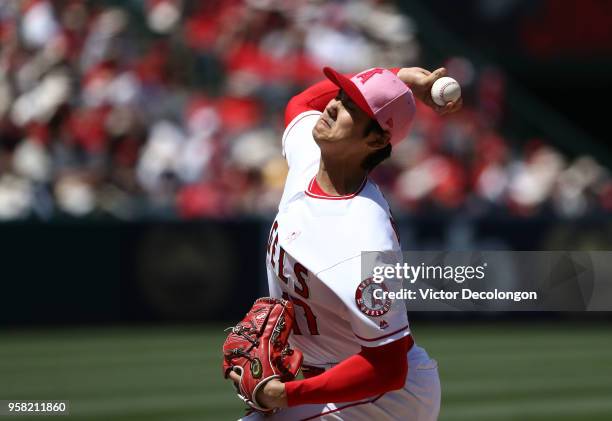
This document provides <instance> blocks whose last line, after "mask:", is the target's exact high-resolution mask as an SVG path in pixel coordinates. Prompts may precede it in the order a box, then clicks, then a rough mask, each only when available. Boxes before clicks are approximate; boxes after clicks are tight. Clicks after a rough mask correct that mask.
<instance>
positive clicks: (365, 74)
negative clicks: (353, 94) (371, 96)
mask: <svg viewBox="0 0 612 421" xmlns="http://www.w3.org/2000/svg"><path fill="white" fill-rule="evenodd" d="M382 72H383V69H370V70H366V71H365V72H361V73H359V74H358V75H357V77H358V78H359V79H361V83H362V84H364V85H365V83H366V82H367V81H368V80H370V78H371V77H372V76H374V75H378V74H382Z"/></svg>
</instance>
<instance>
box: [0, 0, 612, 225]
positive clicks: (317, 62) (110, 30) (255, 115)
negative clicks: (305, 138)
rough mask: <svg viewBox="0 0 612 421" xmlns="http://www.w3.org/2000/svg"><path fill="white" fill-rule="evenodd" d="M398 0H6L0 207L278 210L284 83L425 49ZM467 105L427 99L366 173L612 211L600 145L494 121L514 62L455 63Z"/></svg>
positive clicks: (206, 212)
mask: <svg viewBox="0 0 612 421" xmlns="http://www.w3.org/2000/svg"><path fill="white" fill-rule="evenodd" d="M417 29H418V27H417V25H416V23H415V22H414V21H413V20H412V19H411V18H410V17H409V16H406V15H402V14H400V13H399V11H398V9H397V7H396V6H395V5H394V4H393V3H392V2H388V1H377V0H360V1H325V2H324V1H313V0H300V1H292V2H285V1H280V0H278V1H275V0H207V1H204V2H199V1H187V0H131V1H108V0H107V1H79V0H56V1H51V0H24V1H6V2H0V220H12V219H22V218H30V217H34V218H38V219H43V220H45V219H50V218H54V217H58V216H59V217H61V216H71V217H85V216H87V217H95V216H110V217H115V218H120V219H128V220H129V219H136V218H143V217H144V218H146V217H149V216H152V217H159V216H162V217H163V216H169V217H174V216H179V217H181V218H197V217H227V216H243V215H254V214H273V213H274V212H275V209H276V206H277V205H278V201H279V199H280V195H281V193H282V188H283V183H284V178H285V176H286V172H287V168H286V164H285V162H284V160H283V158H282V157H281V154H280V137H281V134H282V131H283V109H284V105H285V104H286V102H287V101H288V99H289V98H290V97H291V96H292V95H294V94H295V93H297V92H299V91H300V90H302V89H303V88H305V87H306V86H308V85H309V84H311V83H313V82H316V81H318V80H320V79H321V78H322V77H323V76H322V73H321V67H322V66H323V65H330V66H333V67H335V68H337V69H339V70H341V71H344V72H347V73H349V72H354V71H359V70H363V69H365V68H368V67H372V66H387V67H396V66H419V65H423V62H422V55H423V54H422V53H423V52H422V48H421V45H420V44H419V41H418V32H417ZM444 64H445V65H446V66H447V68H448V69H449V73H450V75H451V76H453V77H455V78H457V79H458V80H459V81H460V83H461V84H462V87H463V94H464V99H465V101H464V104H465V106H464V110H463V111H462V112H461V113H458V114H456V115H453V116H451V117H445V118H440V117H438V116H437V115H435V114H434V113H433V112H431V111H430V110H429V109H427V108H426V107H419V110H418V116H417V122H416V124H415V125H414V129H413V131H412V133H411V134H410V136H409V139H408V140H407V141H406V142H403V143H401V144H400V145H399V146H398V147H396V148H395V150H394V152H393V155H392V158H391V159H390V160H389V161H388V162H386V163H385V164H384V165H383V166H381V167H380V168H379V169H377V170H376V171H375V173H374V174H373V177H374V178H375V179H376V180H377V181H378V182H379V184H380V185H381V187H382V188H383V189H384V191H385V193H386V195H387V197H388V199H389V200H390V201H391V202H392V206H393V207H394V209H396V212H398V213H399V212H400V211H402V210H403V211H405V212H410V213H417V214H418V213H420V212H432V211H447V210H450V211H455V210H461V211H462V212H466V213H469V214H483V213H487V212H506V213H508V214H511V215H522V216H530V215H534V214H536V213H539V212H549V211H550V212H554V213H556V214H560V215H562V216H565V217H579V216H582V215H584V214H586V213H593V212H609V211H612V181H611V178H610V174H609V172H608V170H607V169H605V168H603V167H602V166H600V165H599V164H598V163H597V162H596V160H595V159H594V158H593V157H590V156H581V157H577V158H572V159H568V158H567V157H565V156H564V155H563V154H561V153H560V152H559V151H558V150H557V149H556V148H555V147H554V146H553V145H554V141H551V139H549V140H546V139H514V138H512V137H511V134H508V133H506V131H503V130H501V127H502V125H503V123H504V120H506V119H507V118H508V116H507V113H506V112H505V110H504V102H505V81H504V74H503V72H501V71H500V70H499V69H495V68H475V67H474V66H473V64H472V63H471V62H470V61H469V60H468V59H466V58H462V57H452V58H449V59H448V61H447V62H446V63H444Z"/></svg>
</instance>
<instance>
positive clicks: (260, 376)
mask: <svg viewBox="0 0 612 421" xmlns="http://www.w3.org/2000/svg"><path fill="white" fill-rule="evenodd" d="M293 322H294V313H293V304H291V302H289V301H286V300H280V299H276V298H269V297H264V298H259V299H258V300H256V301H255V303H254V304H253V307H252V308H251V310H249V312H248V313H247V315H246V316H245V317H244V319H242V321H241V322H240V323H238V324H237V325H236V326H235V327H232V328H230V329H231V330H232V333H230V334H229V335H228V337H227V338H226V339H225V342H224V343H223V356H224V359H223V374H224V376H225V378H226V379H227V378H228V376H229V373H230V371H232V370H233V371H234V372H236V373H238V374H240V376H241V378H240V383H239V384H236V385H235V386H236V392H237V393H238V397H239V398H240V399H242V400H243V401H244V402H245V403H246V404H247V405H249V406H250V407H251V408H253V409H255V410H257V411H261V412H272V411H273V410H274V408H264V407H263V406H262V405H260V404H259V403H258V402H257V391H258V390H259V389H261V388H262V387H264V385H265V384H266V383H267V382H268V381H270V380H272V379H279V380H280V381H283V382H286V381H289V380H293V379H294V378H295V376H296V375H297V373H298V372H299V370H300V367H301V365H302V353H301V352H300V351H298V350H293V349H291V348H290V347H289V344H288V340H289V334H290V333H291V327H292V326H293Z"/></svg>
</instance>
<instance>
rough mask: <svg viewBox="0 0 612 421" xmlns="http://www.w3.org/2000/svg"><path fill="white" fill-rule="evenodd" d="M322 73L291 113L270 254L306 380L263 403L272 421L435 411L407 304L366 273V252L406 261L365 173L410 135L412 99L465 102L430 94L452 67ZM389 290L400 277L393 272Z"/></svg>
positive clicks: (272, 392)
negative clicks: (380, 293) (380, 291)
mask: <svg viewBox="0 0 612 421" xmlns="http://www.w3.org/2000/svg"><path fill="white" fill-rule="evenodd" d="M323 71H324V73H325V76H327V80H325V81H323V82H320V83H318V84H316V85H314V86H312V87H310V88H309V89H307V90H306V91H304V92H302V93H301V94H299V95H297V96H295V97H293V98H292V99H291V101H290V102H289V104H288V106H287V109H286V112H285V122H286V129H285V132H284V134H283V138H282V147H283V155H284V156H285V158H286V159H287V163H288V165H289V173H288V176H287V180H286V184H285V189H284V192H283V196H282V199H281V202H280V205H279V212H278V215H277V217H276V219H275V221H274V223H273V225H272V229H271V230H270V235H269V239H268V245H267V261H266V264H267V272H268V281H269V288H270V295H271V296H272V297H276V298H284V299H286V300H289V301H291V302H292V303H293V306H294V309H295V323H294V326H293V332H292V335H291V337H290V343H291V346H292V347H293V348H295V349H298V350H300V351H302V353H303V358H304V363H303V366H302V371H303V374H304V377H305V379H303V380H294V381H290V382H286V383H282V382H281V381H279V380H276V379H274V380H271V381H269V382H267V383H266V384H265V387H262V388H261V390H259V391H258V392H257V400H258V401H259V402H260V403H261V404H262V405H264V406H265V407H267V408H279V410H277V411H276V412H275V413H274V414H272V415H267V416H266V418H265V419H270V420H310V419H326V420H327V419H333V420H373V419H375V420H400V419H401V420H435V419H437V416H438V412H439V407H440V383H439V377H438V371H437V364H436V362H435V361H434V360H432V359H430V358H429V356H428V355H427V353H426V352H425V350H424V349H423V348H421V347H419V346H417V345H415V343H414V339H413V337H412V334H411V330H410V326H409V323H408V319H407V315H406V308H405V304H404V302H403V301H401V300H390V299H388V298H380V297H373V296H372V294H371V292H372V290H373V287H375V286H376V285H378V284H376V285H375V284H373V280H372V279H371V278H370V277H365V276H364V274H363V273H362V264H361V263H362V252H364V251H378V252H386V253H391V255H393V256H395V258H396V259H397V262H401V259H402V257H401V247H400V242H399V238H398V235H397V233H396V230H395V229H394V223H393V219H392V216H391V212H390V211H389V205H388V204H387V201H386V200H385V199H384V197H383V195H382V194H381V192H380V190H379V189H378V187H377V186H376V185H375V184H374V183H373V182H372V181H371V180H370V179H369V178H368V173H369V172H370V171H371V170H372V169H373V168H374V167H375V166H376V165H378V164H379V163H380V162H381V161H383V160H384V159H386V158H387V157H388V156H389V155H390V153H391V150H392V148H393V146H394V145H396V144H397V143H398V142H400V141H402V140H403V139H404V138H405V137H406V135H407V133H408V131H409V128H410V126H411V123H412V121H413V119H414V116H415V99H414V98H415V97H417V98H419V99H420V100H422V101H423V102H425V103H426V104H427V105H429V106H430V107H432V108H433V109H435V110H436V111H437V112H438V113H440V114H447V113H451V112H454V111H457V110H459V109H460V107H461V100H458V101H455V102H450V103H447V104H446V105H445V106H444V107H439V106H437V105H435V104H434V103H433V101H432V100H431V96H430V89H431V85H432V84H433V82H434V81H435V80H436V79H438V78H440V77H442V76H444V75H445V72H446V71H445V69H438V70H436V71H435V72H433V73H432V72H429V71H427V70H424V69H420V68H402V69H390V70H388V69H383V68H373V69H369V70H366V71H363V72H361V73H359V74H357V75H354V76H353V77H348V76H345V75H342V74H340V73H338V72H336V71H335V70H333V69H331V68H329V67H326V68H324V69H323ZM384 288H385V289H388V290H397V289H399V288H401V282H400V281H399V280H393V279H387V280H385V281H384ZM229 377H231V378H232V379H233V380H234V381H235V382H237V381H239V380H240V376H239V375H238V374H237V373H231V374H230V375H229ZM260 418H262V419H263V415H262V414H261V413H253V414H251V415H249V416H248V417H246V418H245V419H260Z"/></svg>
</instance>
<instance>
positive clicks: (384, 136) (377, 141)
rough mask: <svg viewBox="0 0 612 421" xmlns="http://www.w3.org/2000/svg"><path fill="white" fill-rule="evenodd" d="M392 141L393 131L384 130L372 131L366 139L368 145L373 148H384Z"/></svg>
mask: <svg viewBox="0 0 612 421" xmlns="http://www.w3.org/2000/svg"><path fill="white" fill-rule="evenodd" d="M390 141H391V133H390V132H389V131H388V130H384V131H383V132H382V133H377V132H375V131H372V132H371V133H370V134H369V135H368V137H367V140H366V145H367V146H368V148H370V149H372V150H377V149H382V148H384V147H385V146H387V144H388V143H389V142H390Z"/></svg>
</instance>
